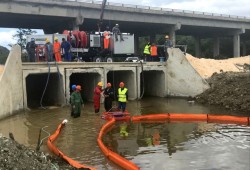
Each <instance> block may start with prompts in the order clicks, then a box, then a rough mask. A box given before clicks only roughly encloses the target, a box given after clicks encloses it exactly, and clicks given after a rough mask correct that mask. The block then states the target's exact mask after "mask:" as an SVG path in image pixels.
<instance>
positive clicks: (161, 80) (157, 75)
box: [140, 70, 165, 97]
mask: <svg viewBox="0 0 250 170" xmlns="http://www.w3.org/2000/svg"><path fill="white" fill-rule="evenodd" d="M140 82H141V83H140V85H141V86H140V88H141V92H140V94H142V93H143V96H145V97H146V96H157V97H163V96H164V92H165V88H164V87H165V74H164V72H163V71H158V70H152V71H143V73H141V74H140ZM143 89H144V91H143Z"/></svg>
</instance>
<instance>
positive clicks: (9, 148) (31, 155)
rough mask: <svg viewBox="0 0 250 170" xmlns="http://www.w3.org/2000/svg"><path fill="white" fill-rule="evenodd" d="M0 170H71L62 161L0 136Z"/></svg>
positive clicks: (71, 169)
mask: <svg viewBox="0 0 250 170" xmlns="http://www.w3.org/2000/svg"><path fill="white" fill-rule="evenodd" d="M0 155H1V157H0V170H6V169H12V170H26V169H35V170H38V169H39V170H56V169H57V170H58V169H64V170H73V169H75V168H73V167H72V166H70V165H69V164H67V163H66V162H64V161H63V160H62V159H60V158H57V157H54V156H51V155H49V154H44V153H43V152H36V151H34V150H32V149H29V148H27V147H25V146H24V145H21V144H19V143H17V142H16V141H15V140H12V139H10V138H6V137H3V136H1V134H0Z"/></svg>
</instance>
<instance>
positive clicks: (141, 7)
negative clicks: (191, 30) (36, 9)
mask: <svg viewBox="0 0 250 170" xmlns="http://www.w3.org/2000/svg"><path fill="white" fill-rule="evenodd" d="M14 1H25V0H14ZM50 1H54V2H80V3H81V2H82V3H90V4H96V5H101V4H102V1H94V0H50ZM106 6H115V7H124V8H133V9H144V10H153V11H162V12H167V13H176V14H193V15H204V16H211V17H221V18H233V19H248V20H249V19H250V16H249V17H248V16H237V15H229V14H219V13H211V12H200V11H191V10H182V9H171V8H161V7H151V6H143V5H132V4H123V3H116V2H107V3H106Z"/></svg>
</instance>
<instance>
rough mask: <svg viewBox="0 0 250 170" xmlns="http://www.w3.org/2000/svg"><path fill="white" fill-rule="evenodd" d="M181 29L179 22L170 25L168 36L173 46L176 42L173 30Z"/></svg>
mask: <svg viewBox="0 0 250 170" xmlns="http://www.w3.org/2000/svg"><path fill="white" fill-rule="evenodd" d="M179 29H181V23H176V24H175V25H174V26H172V28H171V29H170V31H169V36H170V39H171V40H172V42H173V46H175V44H176V35H175V31H177V30H179Z"/></svg>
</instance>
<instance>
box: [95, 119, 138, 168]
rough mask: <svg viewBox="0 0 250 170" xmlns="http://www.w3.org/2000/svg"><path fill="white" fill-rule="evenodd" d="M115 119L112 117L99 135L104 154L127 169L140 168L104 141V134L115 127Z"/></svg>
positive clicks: (99, 142) (99, 143) (98, 141)
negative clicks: (111, 148) (112, 149)
mask: <svg viewBox="0 0 250 170" xmlns="http://www.w3.org/2000/svg"><path fill="white" fill-rule="evenodd" d="M115 121H116V120H115V118H112V119H111V120H109V121H108V122H107V123H106V124H104V125H103V126H102V128H101V130H100V133H99V135H98V139H97V143H98V145H99V147H100V149H101V150H102V152H103V153H104V155H105V156H106V157H107V158H109V159H110V160H111V161H112V162H114V163H116V164H117V165H119V166H120V167H122V168H123V169H126V170H139V169H140V168H139V167H138V166H137V165H135V164H134V163H132V162H131V161H129V160H127V159H125V158H123V157H122V156H120V155H119V154H117V153H115V152H113V151H111V150H110V149H108V148H107V147H106V146H105V145H104V144H103V142H102V136H103V135H105V134H106V133H107V132H108V131H109V130H110V129H111V127H113V125H114V124H115Z"/></svg>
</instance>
